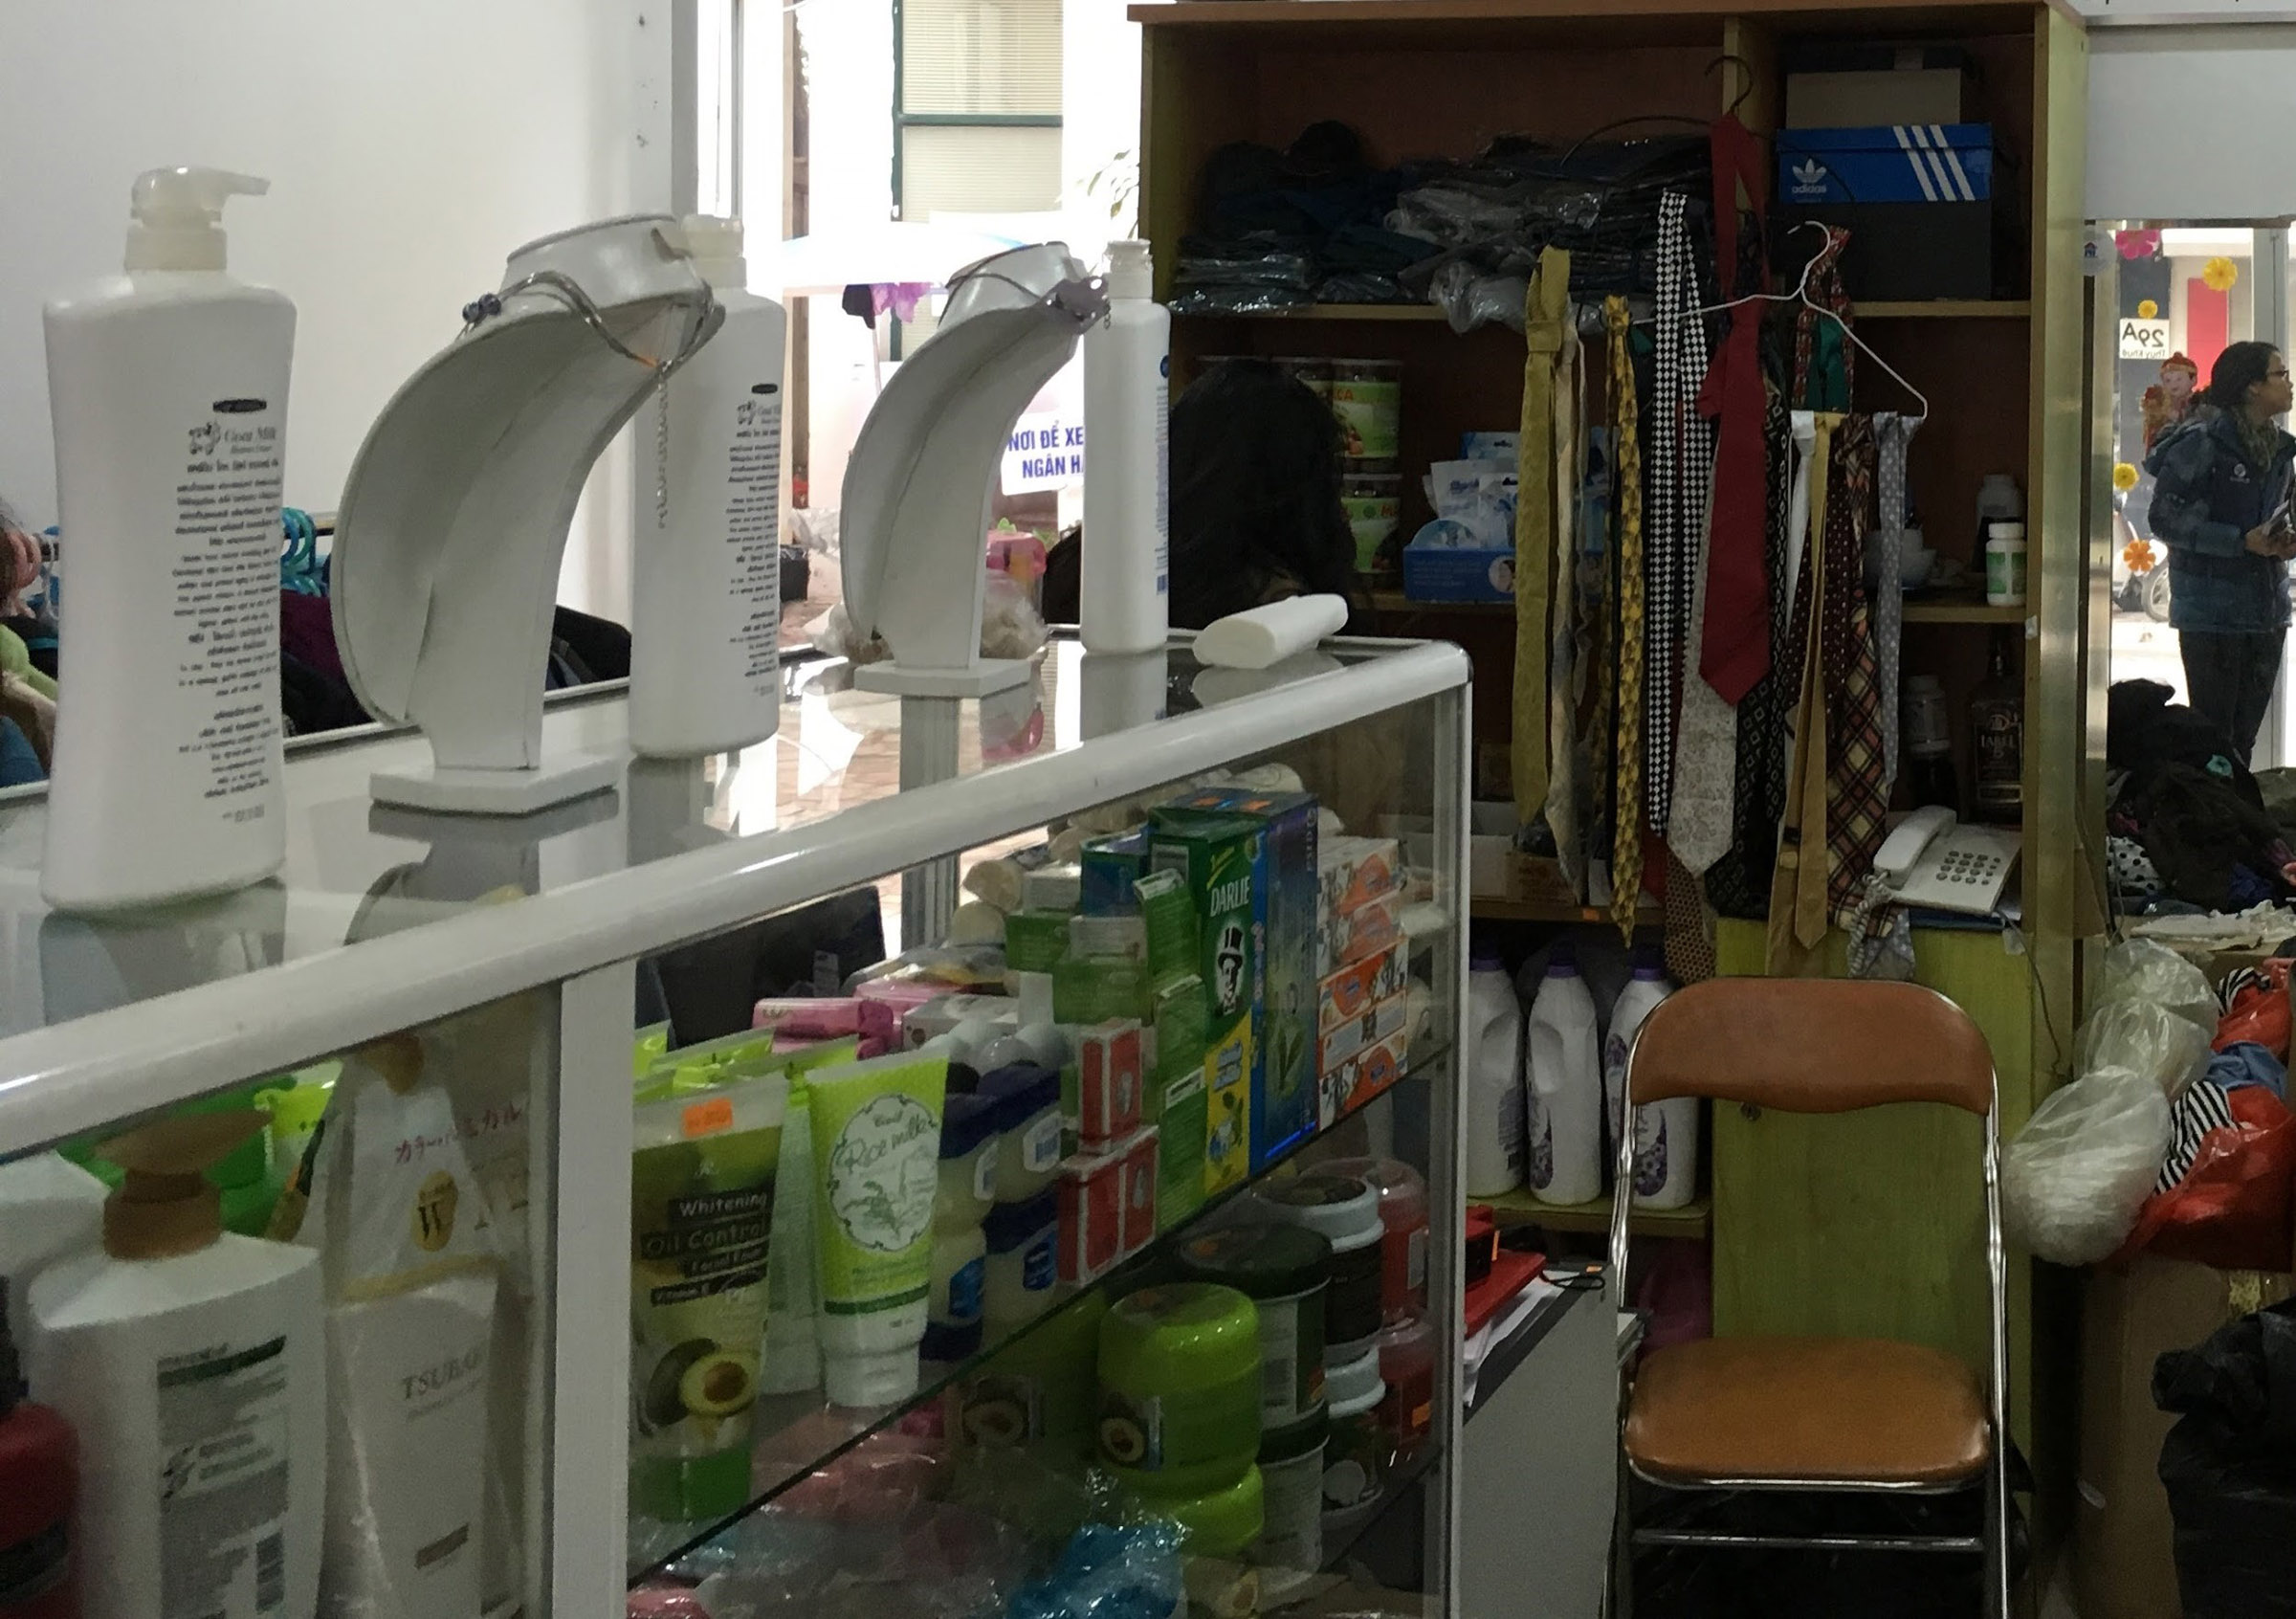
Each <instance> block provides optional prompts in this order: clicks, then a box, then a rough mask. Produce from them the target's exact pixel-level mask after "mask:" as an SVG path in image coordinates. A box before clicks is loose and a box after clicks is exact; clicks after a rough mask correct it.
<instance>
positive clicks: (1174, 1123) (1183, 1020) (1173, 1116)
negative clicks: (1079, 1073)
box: [1140, 972, 1210, 1231]
mask: <svg viewBox="0 0 2296 1619" xmlns="http://www.w3.org/2000/svg"><path fill="white" fill-rule="evenodd" d="M1154 999H1155V1006H1156V1021H1155V1025H1154V1028H1155V1032H1156V1068H1155V1071H1154V1073H1153V1075H1152V1076H1151V1077H1150V1079H1149V1082H1148V1087H1147V1095H1146V1098H1145V1099H1144V1101H1143V1103H1142V1106H1141V1109H1140V1113H1141V1117H1142V1118H1144V1119H1145V1120H1148V1121H1149V1122H1150V1123H1153V1124H1154V1125H1156V1127H1157V1148H1158V1150H1157V1176H1156V1179H1157V1188H1156V1228H1157V1230H1158V1231H1170V1230H1171V1229H1172V1228H1173V1227H1175V1226H1177V1225H1180V1224H1181V1223H1182V1222H1183V1221H1186V1220H1189V1219H1191V1218H1193V1217H1194V1216H1195V1213H1196V1211H1197V1210H1198V1209H1202V1208H1203V1198H1204V1179H1205V1177H1204V1146H1205V1142H1206V1141H1207V1139H1208V1136H1209V1125H1210V1121H1209V1118H1208V1115H1207V1112H1206V1109H1207V1107H1208V1106H1209V1098H1208V1097H1207V1095H1206V1093H1205V1091H1204V1065H1203V1059H1204V1023H1203V1018H1204V1001H1203V980H1202V979H1201V978H1199V977H1197V976H1196V974H1194V973H1192V972H1190V973H1184V974H1181V975H1180V976H1178V977H1175V978H1169V979H1166V980H1165V981H1164V982H1162V983H1160V984H1159V985H1158V986H1157V987H1156V992H1155V997H1154Z"/></svg>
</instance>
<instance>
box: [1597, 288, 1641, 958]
mask: <svg viewBox="0 0 2296 1619" xmlns="http://www.w3.org/2000/svg"><path fill="white" fill-rule="evenodd" d="M1602 323H1603V325H1604V326H1605V327H1606V328H1607V329H1608V331H1609V333H1610V419H1611V445H1612V449H1611V455H1612V461H1613V464H1614V465H1615V466H1616V467H1617V469H1618V490H1619V566H1618V579H1619V707H1618V715H1619V752H1618V765H1617V770H1618V815H1617V823H1618V824H1617V830H1616V832H1615V833H1614V835H1613V838H1612V841H1611V854H1610V916H1611V920H1613V921H1615V922H1617V923H1618V924H1619V931H1620V933H1621V934H1622V935H1625V936H1629V937H1630V936H1631V935H1632V934H1633V932H1634V911H1635V906H1636V905H1637V904H1638V903H1639V902H1640V901H1641V899H1642V895H1643V454H1642V448H1641V446H1640V445H1639V444H1638V443H1637V442H1636V440H1635V427H1634V424H1635V414H1636V406H1635V399H1634V357H1633V355H1632V354H1630V353H1629V352H1628V351H1627V347H1626V329H1627V327H1628V325H1629V324H1630V323H1631V322H1630V321H1629V318H1628V315H1627V310H1626V300H1625V299H1623V298H1619V297H1616V296H1614V297H1611V298H1606V299H1603V300H1602Z"/></svg>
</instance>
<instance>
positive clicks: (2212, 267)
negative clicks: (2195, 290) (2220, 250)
mask: <svg viewBox="0 0 2296 1619" xmlns="http://www.w3.org/2000/svg"><path fill="white" fill-rule="evenodd" d="M2240 278H2241V267H2240V266H2239V265H2237V264H2235V263H2234V262H2233V261H2232V260H2231V259H2229V258H2212V259H2210V260H2209V261H2208V262H2207V263H2206V264H2204V265H2202V266H2201V267H2200V279H2201V280H2202V281H2204V282H2206V283H2207V284H2208V290H2209V291H2211V292H2220V293H2223V292H2230V291H2232V284H2233V283H2234V282H2235V281H2237V280H2239V279H2240Z"/></svg>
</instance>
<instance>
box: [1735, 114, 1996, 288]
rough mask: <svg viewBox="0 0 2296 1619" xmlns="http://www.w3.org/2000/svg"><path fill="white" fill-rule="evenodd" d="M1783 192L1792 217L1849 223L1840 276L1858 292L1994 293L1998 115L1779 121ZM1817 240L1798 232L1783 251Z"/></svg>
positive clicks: (1809, 247)
mask: <svg viewBox="0 0 2296 1619" xmlns="http://www.w3.org/2000/svg"><path fill="white" fill-rule="evenodd" d="M1777 198H1778V204H1779V212H1780V213H1781V214H1782V215H1783V217H1784V218H1785V219H1786V220H1787V221H1789V222H1793V221H1799V220H1805V219H1815V220H1821V221H1822V222H1824V223H1825V224H1828V225H1838V226H1841V227H1842V228H1843V229H1844V230H1846V231H1848V232H1849V245H1848V247H1847V248H1845V249H1844V250H1843V255H1842V279H1843V285H1845V286H1846V287H1847V288H1848V289H1849V296H1850V297H1851V299H1854V300H1856V301H1858V302H1861V303H1866V302H1884V301H1890V302H1895V301H1909V302H1910V301H1919V300H1923V299H1949V298H1951V299H1985V298H1991V297H1993V296H1994V294H1995V285H1994V262H1995V234H1996V216H1995V206H1994V192H1993V126H1992V125H1990V124H1985V123H1894V124H1892V123H1884V124H1871V125H1865V126H1860V127H1856V128H1848V129H1780V130H1779V131H1778V132H1777ZM1815 248H1816V237H1815V235H1814V234H1813V233H1810V232H1808V231H1801V232H1797V233H1795V234H1794V236H1793V238H1792V244H1791V246H1789V247H1787V248H1785V249H1783V250H1782V251H1781V252H1780V254H1779V257H1780V259H1781V261H1782V260H1795V261H1799V260H1802V259H1806V258H1807V256H1808V255H1809V254H1810V253H1811V252H1814V251H1815Z"/></svg>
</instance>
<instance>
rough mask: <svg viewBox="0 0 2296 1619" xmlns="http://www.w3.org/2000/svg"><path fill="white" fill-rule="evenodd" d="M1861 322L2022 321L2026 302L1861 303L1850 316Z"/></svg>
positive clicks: (2027, 315) (2027, 312) (2028, 314)
mask: <svg viewBox="0 0 2296 1619" xmlns="http://www.w3.org/2000/svg"><path fill="white" fill-rule="evenodd" d="M1850 313H1851V314H1852V315H1853V316H1854V317H1855V318H1856V319H1858V320H1861V321H2025V320H2030V319H2031V318H2032V315H2033V304H2032V301H2031V300H2030V299H2021V298H2010V299H1976V298H1941V299H1930V300H1927V301H1922V302H1913V303H1861V304H1859V305H1857V306H1856V307H1855V308H1854V309H1852V310H1851V312H1850Z"/></svg>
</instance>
